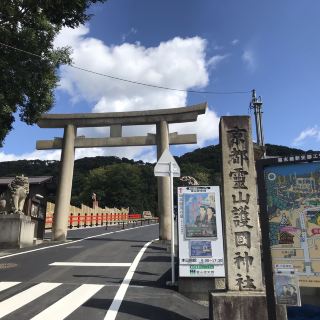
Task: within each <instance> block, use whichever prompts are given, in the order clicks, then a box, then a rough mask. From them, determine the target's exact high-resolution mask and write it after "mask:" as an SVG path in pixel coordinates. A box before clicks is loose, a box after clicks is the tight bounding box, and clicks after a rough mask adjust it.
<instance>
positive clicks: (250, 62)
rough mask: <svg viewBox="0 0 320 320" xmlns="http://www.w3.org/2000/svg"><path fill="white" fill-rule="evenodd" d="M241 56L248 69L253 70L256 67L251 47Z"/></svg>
mask: <svg viewBox="0 0 320 320" xmlns="http://www.w3.org/2000/svg"><path fill="white" fill-rule="evenodd" d="M241 58H242V61H243V62H244V64H245V65H246V66H247V67H248V69H249V70H250V71H254V70H255V69H256V59H255V55H254V53H253V51H252V50H251V49H246V50H245V51H244V52H243V54H242V57H241Z"/></svg>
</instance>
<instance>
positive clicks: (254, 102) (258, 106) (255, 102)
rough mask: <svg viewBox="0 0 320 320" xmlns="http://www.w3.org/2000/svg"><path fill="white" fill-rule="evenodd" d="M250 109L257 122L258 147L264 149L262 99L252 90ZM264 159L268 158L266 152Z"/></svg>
mask: <svg viewBox="0 0 320 320" xmlns="http://www.w3.org/2000/svg"><path fill="white" fill-rule="evenodd" d="M250 109H253V110H254V117H255V122H256V134H257V144H258V146H260V147H262V148H264V136H263V127H262V111H261V110H262V99H261V97H260V96H259V97H258V98H257V97H256V90H255V89H253V90H252V99H251V102H250ZM262 157H263V158H265V157H266V152H265V151H264V152H263V156H262Z"/></svg>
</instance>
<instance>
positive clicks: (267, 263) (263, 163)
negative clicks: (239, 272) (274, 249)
mask: <svg viewBox="0 0 320 320" xmlns="http://www.w3.org/2000/svg"><path fill="white" fill-rule="evenodd" d="M319 161H320V153H319V152H307V153H305V154H300V155H291V156H286V157H275V158H269V159H261V160H257V161H256V170H257V184H258V195H259V199H258V201H259V206H260V223H261V234H262V246H263V260H264V269H265V279H266V291H267V300H268V304H272V305H273V306H275V304H276V300H275V290H274V273H273V270H274V268H273V262H272V255H271V246H270V234H269V230H270V223H269V215H268V207H267V192H266V184H265V170H266V169H267V168H268V167H271V166H282V165H288V164H290V165H291V164H300V163H306V164H307V163H311V162H319ZM288 263H290V262H289V261H288Z"/></svg>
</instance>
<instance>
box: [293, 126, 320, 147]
mask: <svg viewBox="0 0 320 320" xmlns="http://www.w3.org/2000/svg"><path fill="white" fill-rule="evenodd" d="M309 138H313V139H316V141H320V128H319V127H318V126H313V127H311V128H307V129H305V130H303V131H301V132H300V134H299V135H298V137H296V138H295V139H294V141H293V143H292V144H293V145H294V146H301V145H303V144H304V143H305V142H306V140H307V139H309Z"/></svg>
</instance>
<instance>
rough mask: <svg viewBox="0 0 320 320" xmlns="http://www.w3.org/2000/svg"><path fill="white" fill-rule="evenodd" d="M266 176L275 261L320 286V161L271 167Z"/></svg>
mask: <svg viewBox="0 0 320 320" xmlns="http://www.w3.org/2000/svg"><path fill="white" fill-rule="evenodd" d="M264 177H265V186H266V198H267V212H268V216H269V235H270V245H271V253H272V261H273V264H279V263H291V264H292V265H293V267H294V269H295V270H296V274H297V275H298V276H299V282H300V286H311V287H320V162H310V163H297V164H288V165H275V166H269V167H266V168H265V170H264Z"/></svg>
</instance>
